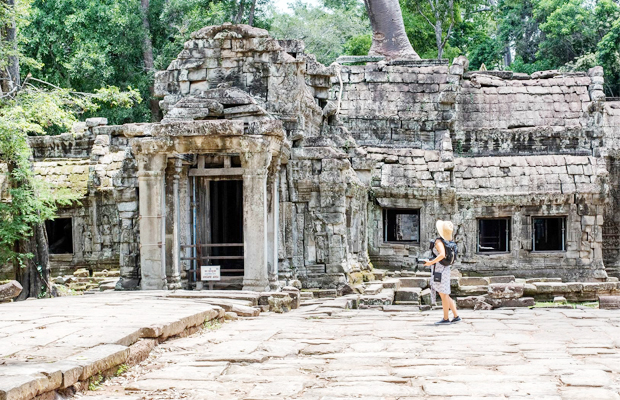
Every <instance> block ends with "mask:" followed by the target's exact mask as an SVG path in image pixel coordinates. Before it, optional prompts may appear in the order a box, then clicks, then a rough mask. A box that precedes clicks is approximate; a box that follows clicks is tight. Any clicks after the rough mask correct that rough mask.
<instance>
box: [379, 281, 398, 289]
mask: <svg viewBox="0 0 620 400" xmlns="http://www.w3.org/2000/svg"><path fill="white" fill-rule="evenodd" d="M400 285H401V282H400V279H386V280H384V281H383V288H384V289H394V290H398V289H400Z"/></svg>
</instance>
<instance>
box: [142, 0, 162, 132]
mask: <svg viewBox="0 0 620 400" xmlns="http://www.w3.org/2000/svg"><path fill="white" fill-rule="evenodd" d="M140 6H141V8H142V26H143V28H144V43H143V44H142V46H143V50H142V56H143V58H144V68H145V69H146V72H147V73H148V74H152V73H153V72H154V66H155V63H154V61H153V43H152V42H151V25H150V23H149V7H150V4H149V0H140ZM149 93H150V95H151V98H150V99H149V105H150V108H151V121H153V122H157V121H159V120H161V118H160V113H161V111H160V108H159V101H158V100H157V99H156V98H155V86H154V83H153V84H151V85H149Z"/></svg>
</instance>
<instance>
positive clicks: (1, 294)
mask: <svg viewBox="0 0 620 400" xmlns="http://www.w3.org/2000/svg"><path fill="white" fill-rule="evenodd" d="M22 290H23V287H22V285H21V284H20V283H19V282H17V281H10V282H9V283H5V284H4V285H0V301H6V300H11V299H14V298H15V297H17V296H19V294H20V293H21V292H22Z"/></svg>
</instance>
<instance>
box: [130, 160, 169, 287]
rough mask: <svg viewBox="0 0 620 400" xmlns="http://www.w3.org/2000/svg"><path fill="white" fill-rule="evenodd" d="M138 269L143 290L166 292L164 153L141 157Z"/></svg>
mask: <svg viewBox="0 0 620 400" xmlns="http://www.w3.org/2000/svg"><path fill="white" fill-rule="evenodd" d="M137 160H138V185H139V188H140V270H141V274H142V280H141V282H140V288H141V289H143V290H160V289H166V265H165V260H166V257H165V219H164V218H165V205H164V202H165V196H164V190H165V188H164V171H165V169H166V162H167V159H166V155H165V154H140V155H138V156H137Z"/></svg>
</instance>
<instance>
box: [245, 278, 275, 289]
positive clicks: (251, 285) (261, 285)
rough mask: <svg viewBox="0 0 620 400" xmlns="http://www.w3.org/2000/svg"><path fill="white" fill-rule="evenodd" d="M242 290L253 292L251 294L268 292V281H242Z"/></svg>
mask: <svg viewBox="0 0 620 400" xmlns="http://www.w3.org/2000/svg"><path fill="white" fill-rule="evenodd" d="M243 290H247V291H253V292H268V291H269V281H268V280H264V281H263V280H255V279H244V280H243Z"/></svg>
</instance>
